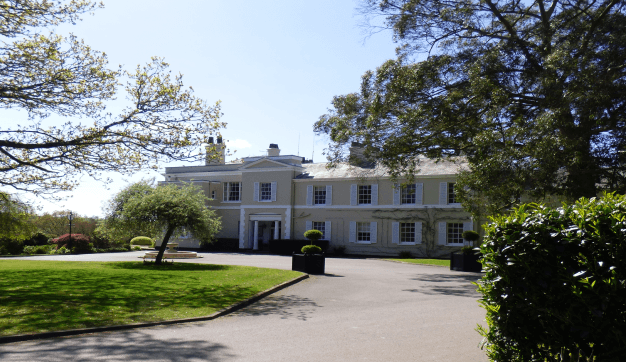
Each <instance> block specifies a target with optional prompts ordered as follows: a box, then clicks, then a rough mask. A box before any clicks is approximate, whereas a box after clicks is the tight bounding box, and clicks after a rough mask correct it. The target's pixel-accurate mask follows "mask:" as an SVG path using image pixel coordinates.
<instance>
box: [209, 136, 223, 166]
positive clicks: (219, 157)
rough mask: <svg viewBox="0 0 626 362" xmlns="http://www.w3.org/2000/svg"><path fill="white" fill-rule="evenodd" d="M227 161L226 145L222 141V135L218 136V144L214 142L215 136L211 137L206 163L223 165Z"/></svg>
mask: <svg viewBox="0 0 626 362" xmlns="http://www.w3.org/2000/svg"><path fill="white" fill-rule="evenodd" d="M225 163H226V145H224V144H223V143H222V136H218V137H217V144H214V143H213V137H209V145H208V146H206V159H205V162H204V164H205V165H206V166H208V165H223V164H225Z"/></svg>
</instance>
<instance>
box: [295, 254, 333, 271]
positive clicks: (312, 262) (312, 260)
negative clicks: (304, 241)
mask: <svg viewBox="0 0 626 362" xmlns="http://www.w3.org/2000/svg"><path fill="white" fill-rule="evenodd" d="M325 267H326V260H325V257H324V254H309V255H306V254H295V253H294V254H293V256H292V257H291V270H295V271H299V272H303V273H307V274H324V269H325Z"/></svg>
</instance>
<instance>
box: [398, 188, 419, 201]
mask: <svg viewBox="0 0 626 362" xmlns="http://www.w3.org/2000/svg"><path fill="white" fill-rule="evenodd" d="M401 192H402V194H401V202H402V204H415V195H416V194H417V190H416V187H415V184H410V185H406V186H404V187H402V190H401Z"/></svg>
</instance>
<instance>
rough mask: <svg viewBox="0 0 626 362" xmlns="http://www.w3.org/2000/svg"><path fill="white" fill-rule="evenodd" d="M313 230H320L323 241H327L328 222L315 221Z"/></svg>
mask: <svg viewBox="0 0 626 362" xmlns="http://www.w3.org/2000/svg"><path fill="white" fill-rule="evenodd" d="M313 230H319V231H320V232H321V233H322V240H326V222H324V221H313Z"/></svg>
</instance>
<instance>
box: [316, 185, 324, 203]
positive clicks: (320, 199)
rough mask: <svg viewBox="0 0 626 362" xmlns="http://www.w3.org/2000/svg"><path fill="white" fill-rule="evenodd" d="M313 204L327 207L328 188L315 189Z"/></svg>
mask: <svg viewBox="0 0 626 362" xmlns="http://www.w3.org/2000/svg"><path fill="white" fill-rule="evenodd" d="M313 204H314V205H326V186H314V187H313Z"/></svg>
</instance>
